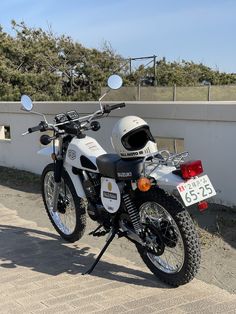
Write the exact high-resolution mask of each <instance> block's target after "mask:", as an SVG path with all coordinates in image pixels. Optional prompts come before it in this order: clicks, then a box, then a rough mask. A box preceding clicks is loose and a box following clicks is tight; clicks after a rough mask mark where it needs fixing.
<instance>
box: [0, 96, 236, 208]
mask: <svg viewBox="0 0 236 314" xmlns="http://www.w3.org/2000/svg"><path fill="white" fill-rule="evenodd" d="M97 108H98V104H97V103H95V102H94V103H92V102H88V103H68V102H67V103H36V104H35V108H34V110H35V111H39V112H43V113H45V114H46V115H47V117H48V119H49V121H52V120H53V117H54V115H55V114H56V113H59V112H65V111H68V110H73V109H76V110H77V111H78V112H80V114H81V115H84V114H88V113H91V112H93V111H95V110H96V109H97ZM131 114H132V115H138V116H140V117H142V118H144V119H145V120H146V121H147V122H148V123H149V125H150V127H151V130H152V133H153V135H154V137H170V138H184V144H185V150H187V151H189V152H190V155H191V158H192V159H201V160H202V161H203V166H204V169H205V172H206V173H207V174H208V175H209V177H210V179H211V181H212V183H213V185H214V186H215V188H216V190H217V192H218V194H217V197H216V198H215V201H216V202H218V203H223V204H225V205H229V206H236V167H235V160H236V145H235V136H236V102H127V105H126V108H124V109H121V110H118V111H114V112H112V114H111V115H110V117H109V118H105V119H103V120H101V126H102V127H101V129H100V130H99V131H98V132H90V133H89V134H90V135H92V136H94V137H95V138H96V139H97V140H98V141H99V142H100V144H101V145H102V146H103V147H104V149H106V150H107V151H111V150H112V147H111V144H110V134H111V130H112V127H113V125H114V123H115V121H117V119H118V118H120V117H122V116H126V115H131ZM40 120H41V117H40V116H37V115H33V114H31V113H26V112H23V111H21V110H20V104H19V103H16V102H15V103H10V102H8V103H1V102H0V126H2V125H10V128H11V140H10V141H9V140H7V141H4V140H0V165H2V166H8V167H15V168H18V169H24V170H28V171H31V172H35V173H41V171H42V169H43V167H44V166H45V164H46V163H47V162H48V161H47V160H46V159H44V157H41V156H39V155H37V151H38V150H39V149H40V147H41V144H40V143H39V141H38V139H39V136H40V133H38V132H37V133H34V134H31V135H27V136H25V137H22V136H21V134H22V133H23V132H24V131H26V130H27V129H28V127H30V126H35V125H37V124H38V122H39V121H40Z"/></svg>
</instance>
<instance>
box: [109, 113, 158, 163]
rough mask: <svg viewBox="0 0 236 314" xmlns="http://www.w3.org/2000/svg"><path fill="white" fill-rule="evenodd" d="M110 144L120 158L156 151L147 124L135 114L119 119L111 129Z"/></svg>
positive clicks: (141, 155)
mask: <svg viewBox="0 0 236 314" xmlns="http://www.w3.org/2000/svg"><path fill="white" fill-rule="evenodd" d="M111 141H112V145H113V148H114V150H115V151H116V153H117V154H118V155H120V157H121V158H135V157H136V158H137V157H145V156H146V155H148V154H150V153H155V152H157V144H156V143H155V140H154V138H153V136H152V134H151V132H150V130H149V126H148V124H147V123H146V122H145V121H144V120H143V119H141V118H139V117H136V116H127V117H124V118H122V119H120V120H119V121H118V122H117V123H116V124H115V126H114V128H113V130H112V138H111Z"/></svg>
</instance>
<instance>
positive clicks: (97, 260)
mask: <svg viewBox="0 0 236 314" xmlns="http://www.w3.org/2000/svg"><path fill="white" fill-rule="evenodd" d="M116 234H117V230H116V229H113V230H112V233H111V235H110V236H109V238H108V239H107V242H106V244H105V245H104V247H103V249H102V250H101V252H100V253H99V255H98V257H97V258H96V260H95V261H94V263H93V264H92V266H91V267H90V268H89V269H88V270H87V271H86V272H85V273H82V275H87V274H91V272H92V271H93V270H94V268H95V266H96V265H97V263H98V262H99V261H100V259H101V257H102V256H103V254H104V252H105V251H106V249H107V248H108V246H109V245H110V244H111V242H112V240H113V239H114V237H115V235H116Z"/></svg>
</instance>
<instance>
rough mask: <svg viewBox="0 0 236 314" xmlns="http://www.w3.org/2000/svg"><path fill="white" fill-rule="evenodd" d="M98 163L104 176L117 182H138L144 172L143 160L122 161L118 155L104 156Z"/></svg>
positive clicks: (100, 157)
mask: <svg viewBox="0 0 236 314" xmlns="http://www.w3.org/2000/svg"><path fill="white" fill-rule="evenodd" d="M96 162H97V167H98V170H99V172H100V173H101V175H102V176H104V177H109V178H113V179H116V180H131V179H133V180H136V179H138V178H139V177H140V176H141V173H142V170H143V163H142V162H143V158H133V159H122V158H120V156H119V155H117V154H103V155H101V156H99V157H97V159H96Z"/></svg>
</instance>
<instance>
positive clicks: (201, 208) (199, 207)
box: [197, 201, 208, 212]
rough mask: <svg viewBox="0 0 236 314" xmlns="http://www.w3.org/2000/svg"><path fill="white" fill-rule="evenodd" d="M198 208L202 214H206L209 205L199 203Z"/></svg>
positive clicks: (204, 202)
mask: <svg viewBox="0 0 236 314" xmlns="http://www.w3.org/2000/svg"><path fill="white" fill-rule="evenodd" d="M197 206H198V209H199V211H200V212H204V210H206V209H207V208H208V203H207V202H206V201H203V202H199V203H198V205H197Z"/></svg>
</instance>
